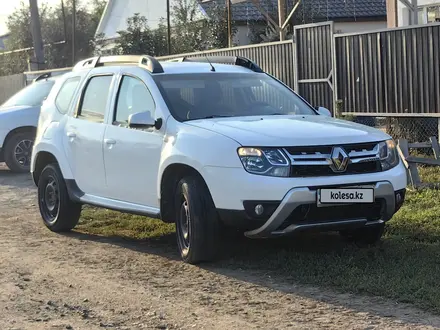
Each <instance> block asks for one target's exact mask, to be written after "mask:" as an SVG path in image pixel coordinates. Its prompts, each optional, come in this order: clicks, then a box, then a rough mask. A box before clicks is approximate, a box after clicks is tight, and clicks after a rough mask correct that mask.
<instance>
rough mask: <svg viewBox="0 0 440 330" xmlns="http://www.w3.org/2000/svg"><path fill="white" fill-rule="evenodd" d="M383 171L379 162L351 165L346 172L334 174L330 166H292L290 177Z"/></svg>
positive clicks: (335, 173)
mask: <svg viewBox="0 0 440 330" xmlns="http://www.w3.org/2000/svg"><path fill="white" fill-rule="evenodd" d="M380 171H381V165H380V162H379V161H375V162H365V163H357V164H349V165H348V166H347V170H346V171H345V172H334V171H333V170H332V169H331V167H330V166H328V165H315V166H303V165H299V166H292V167H291V170H290V176H292V177H313V176H332V175H347V174H367V173H376V172H380Z"/></svg>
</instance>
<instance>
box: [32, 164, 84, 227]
mask: <svg viewBox="0 0 440 330" xmlns="http://www.w3.org/2000/svg"><path fill="white" fill-rule="evenodd" d="M38 206H39V208H40V213H41V217H42V218H43V222H44V224H45V225H46V227H47V228H49V229H50V230H52V231H54V232H64V231H70V230H71V229H73V228H74V227H75V226H76V225H77V224H78V221H79V217H80V215H81V204H77V203H74V202H72V201H71V200H70V198H69V194H68V193H67V187H66V184H65V182H64V179H63V176H62V174H61V171H60V169H59V167H58V165H56V164H49V165H47V166H46V167H45V168H44V169H43V171H42V172H41V175H40V178H39V180H38Z"/></svg>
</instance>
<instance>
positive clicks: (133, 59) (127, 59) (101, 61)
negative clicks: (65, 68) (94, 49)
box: [73, 55, 164, 73]
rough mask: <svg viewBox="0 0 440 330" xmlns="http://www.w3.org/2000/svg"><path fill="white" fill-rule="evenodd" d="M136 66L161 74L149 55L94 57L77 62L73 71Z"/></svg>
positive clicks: (156, 61) (157, 64)
mask: <svg viewBox="0 0 440 330" xmlns="http://www.w3.org/2000/svg"><path fill="white" fill-rule="evenodd" d="M111 64H114V65H118V64H137V65H139V66H142V67H144V68H146V69H147V70H148V71H150V72H151V73H163V72H164V71H163V68H162V65H161V64H160V63H159V61H158V60H157V59H155V58H154V57H153V56H149V55H118V56H96V57H92V58H88V59H86V60H83V61H81V62H78V63H77V64H76V65H75V66H74V68H73V71H75V70H79V69H86V68H96V67H98V66H104V65H111Z"/></svg>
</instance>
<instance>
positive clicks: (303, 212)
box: [278, 199, 385, 230]
mask: <svg viewBox="0 0 440 330" xmlns="http://www.w3.org/2000/svg"><path fill="white" fill-rule="evenodd" d="M384 205H385V201H384V200H382V199H377V200H376V201H375V202H374V203H372V204H353V205H337V206H328V207H318V206H317V205H316V204H303V205H301V206H299V207H297V208H296V209H295V210H293V212H292V213H291V214H290V215H289V217H288V218H287V219H286V220H285V221H284V222H283V223H282V224H281V226H280V227H279V228H278V230H283V229H286V228H287V227H288V226H290V225H293V224H296V225H304V224H314V223H326V222H334V221H344V220H351V219H367V220H369V221H373V220H379V219H380V218H381V215H382V212H383V207H384Z"/></svg>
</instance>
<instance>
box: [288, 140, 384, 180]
mask: <svg viewBox="0 0 440 330" xmlns="http://www.w3.org/2000/svg"><path fill="white" fill-rule="evenodd" d="M335 147H339V148H341V149H342V150H343V152H345V154H346V156H348V158H349V161H348V164H347V167H346V168H345V170H337V169H336V168H335V164H334V162H333V160H332V158H333V156H332V152H333V149H334V148H335ZM284 151H285V152H286V154H287V155H288V156H289V158H290V161H291V163H292V166H291V171H290V176H292V177H316V176H331V175H348V174H366V173H376V172H380V171H381V170H382V168H381V164H380V161H379V144H378V143H377V142H374V143H360V144H345V145H335V146H332V145H328V146H302V147H287V148H284ZM333 155H334V153H333Z"/></svg>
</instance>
